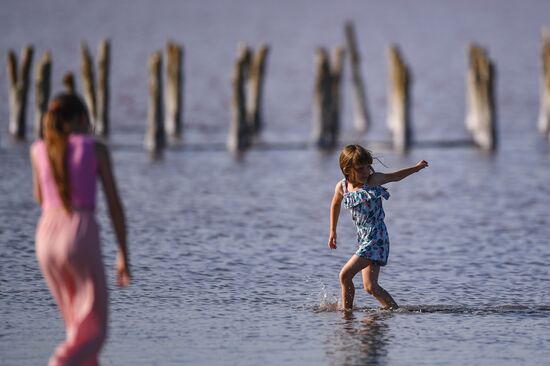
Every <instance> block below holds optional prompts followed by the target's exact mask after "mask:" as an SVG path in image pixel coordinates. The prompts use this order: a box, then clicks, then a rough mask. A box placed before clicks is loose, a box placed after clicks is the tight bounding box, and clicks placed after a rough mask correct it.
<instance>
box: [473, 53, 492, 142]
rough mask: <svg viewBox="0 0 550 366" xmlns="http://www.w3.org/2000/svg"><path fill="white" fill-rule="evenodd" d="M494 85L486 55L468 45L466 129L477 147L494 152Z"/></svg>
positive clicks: (489, 62) (490, 64) (490, 63)
mask: <svg viewBox="0 0 550 366" xmlns="http://www.w3.org/2000/svg"><path fill="white" fill-rule="evenodd" d="M494 84H495V71H494V66H493V64H492V62H491V61H490V60H489V57H488V56H487V53H486V51H485V50H484V49H482V48H481V47H479V46H477V45H475V44H471V45H470V47H469V70H468V76H467V85H466V90H467V93H468V95H467V101H468V111H467V113H466V127H467V129H468V130H469V131H470V132H471V133H472V136H473V140H474V142H475V143H476V145H477V146H479V147H480V148H482V149H484V150H495V149H496V143H497V141H496V113H495V112H496V111H495V103H494V99H495V98H494Z"/></svg>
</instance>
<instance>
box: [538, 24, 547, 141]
mask: <svg viewBox="0 0 550 366" xmlns="http://www.w3.org/2000/svg"><path fill="white" fill-rule="evenodd" d="M538 127H539V131H540V132H541V133H543V134H544V135H546V136H547V137H548V138H549V139H550V29H545V30H543V34H542V76H541V79H540V110H539V121H538Z"/></svg>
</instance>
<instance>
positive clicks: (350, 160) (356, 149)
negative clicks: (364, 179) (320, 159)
mask: <svg viewBox="0 0 550 366" xmlns="http://www.w3.org/2000/svg"><path fill="white" fill-rule="evenodd" d="M372 161H373V158H372V152H371V151H369V150H367V149H365V148H364V147H363V146H361V145H347V146H346V147H344V148H343V149H342V152H341V153H340V169H341V170H342V174H344V177H346V180H347V181H348V182H350V183H352V184H353V183H358V182H356V181H355V171H356V169H357V167H358V166H361V165H365V164H369V165H370V164H372ZM371 169H372V168H371Z"/></svg>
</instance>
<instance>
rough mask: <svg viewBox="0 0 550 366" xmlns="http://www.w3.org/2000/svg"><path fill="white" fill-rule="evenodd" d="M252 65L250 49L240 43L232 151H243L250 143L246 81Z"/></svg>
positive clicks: (230, 133)
mask: <svg viewBox="0 0 550 366" xmlns="http://www.w3.org/2000/svg"><path fill="white" fill-rule="evenodd" d="M249 65H250V49H249V48H248V47H247V46H246V45H245V44H240V45H239V55H238V58H237V61H236V62H235V68H234V71H233V78H232V84H233V98H232V104H231V107H232V117H231V125H230V127H229V137H228V139H227V148H228V150H229V151H232V152H239V151H243V150H244V149H246V148H247V147H248V146H249V145H250V138H249V131H248V123H247V119H246V88H245V81H246V80H247V76H248V68H249Z"/></svg>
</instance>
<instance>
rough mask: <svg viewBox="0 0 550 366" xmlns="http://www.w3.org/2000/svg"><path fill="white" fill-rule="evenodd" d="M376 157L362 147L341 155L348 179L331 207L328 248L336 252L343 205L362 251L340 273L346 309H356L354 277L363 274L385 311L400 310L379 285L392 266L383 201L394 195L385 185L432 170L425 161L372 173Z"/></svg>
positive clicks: (348, 148)
mask: <svg viewBox="0 0 550 366" xmlns="http://www.w3.org/2000/svg"><path fill="white" fill-rule="evenodd" d="M372 161H373V158H372V154H371V152H370V151H368V150H366V149H365V148H363V147H362V146H360V145H348V146H346V147H345V148H344V149H343V150H342V152H341V154H340V169H341V170H342V173H343V174H344V179H342V180H341V181H339V182H338V183H336V187H335V188H334V197H333V198H332V204H331V206H330V234H329V239H328V246H329V248H330V249H336V226H337V224H338V216H339V214H340V206H341V205H342V202H343V203H344V207H345V208H347V209H349V210H350V211H351V217H352V219H353V222H354V223H355V226H356V228H357V242H358V245H359V247H358V249H357V251H356V252H355V254H354V255H353V256H352V257H351V258H350V259H349V260H348V262H347V263H346V264H345V265H344V267H342V270H341V271H340V287H341V289H342V308H343V309H344V310H351V309H353V298H354V296H355V287H354V285H353V277H355V275H356V274H357V273H358V272H360V271H361V272H362V273H363V285H364V288H365V290H366V291H367V292H368V293H369V294H371V295H373V296H374V297H375V298H376V299H377V300H378V301H379V302H380V303H381V304H382V306H383V307H384V308H385V309H397V308H398V305H397V303H396V302H395V300H394V299H393V298H392V297H391V295H390V294H389V293H388V292H387V291H386V290H384V289H383V288H382V287H381V286H380V285H379V284H378V274H379V273H380V267H381V266H385V265H386V263H387V262H388V254H389V251H390V242H389V239H388V231H387V229H386V225H385V224H384V209H383V208H382V198H384V199H388V198H389V197H390V194H389V193H388V191H387V190H386V188H384V187H382V185H383V184H386V183H389V182H397V181H400V180H401V179H403V178H405V177H408V176H409V175H411V174H413V173H416V172H418V171H420V170H422V169H424V168H425V167H427V166H428V163H427V162H426V161H425V160H421V161H420V162H418V164H416V165H415V166H412V167H409V168H405V169H402V170H398V171H396V172H392V173H378V172H375V171H374V169H372Z"/></svg>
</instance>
